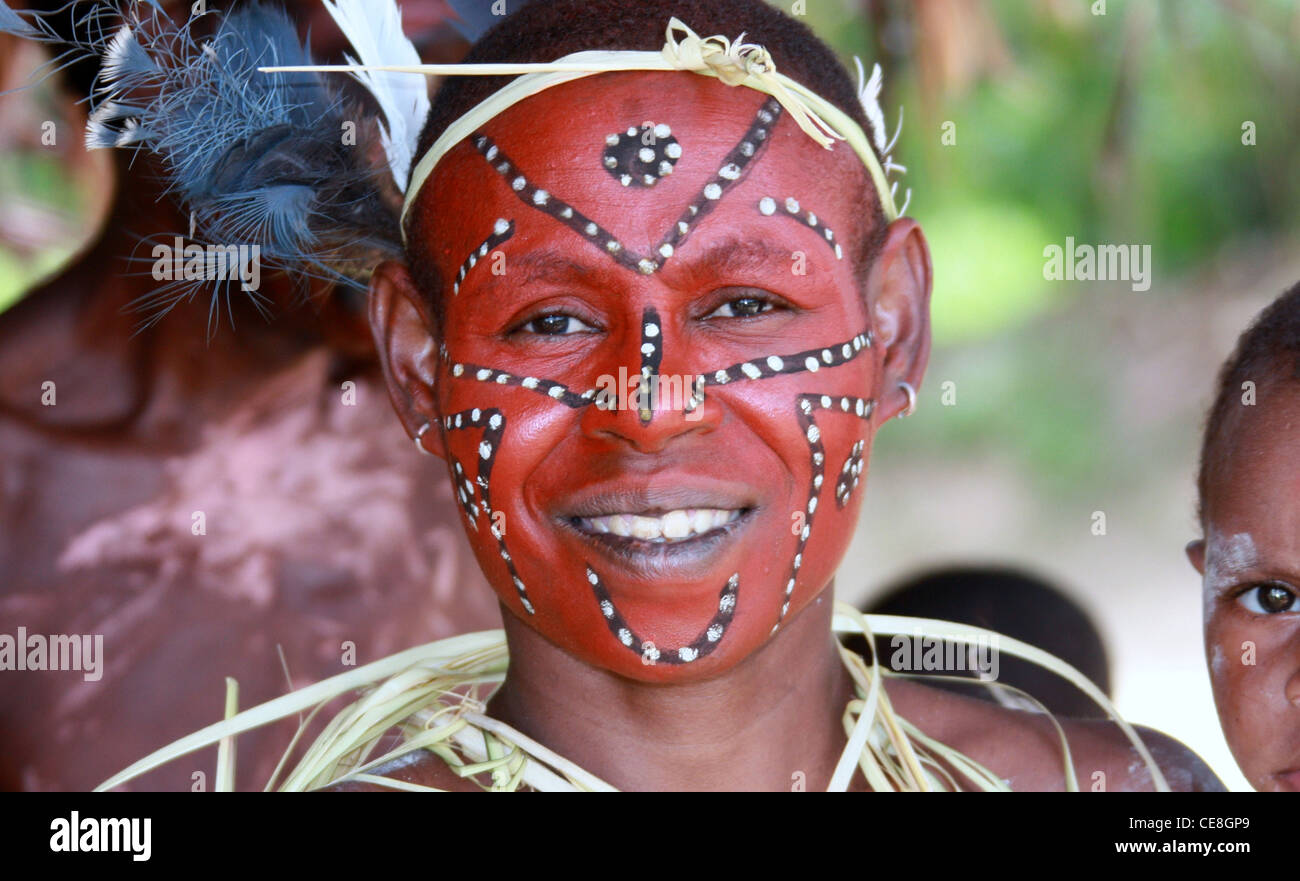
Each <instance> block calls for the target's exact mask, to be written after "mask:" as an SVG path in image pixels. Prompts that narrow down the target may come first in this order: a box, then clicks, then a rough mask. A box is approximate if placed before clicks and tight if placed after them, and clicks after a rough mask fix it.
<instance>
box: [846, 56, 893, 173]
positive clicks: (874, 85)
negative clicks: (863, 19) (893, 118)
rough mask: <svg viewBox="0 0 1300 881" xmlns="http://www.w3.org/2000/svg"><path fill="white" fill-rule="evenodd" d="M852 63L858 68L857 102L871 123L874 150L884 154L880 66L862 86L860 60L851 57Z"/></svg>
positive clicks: (883, 113)
mask: <svg viewBox="0 0 1300 881" xmlns="http://www.w3.org/2000/svg"><path fill="white" fill-rule="evenodd" d="M853 63H854V64H856V65H857V66H858V101H859V102H861V104H862V110H863V112H865V113H866V114H867V121H868V122H870V123H871V131H872V136H873V137H874V138H875V141H876V149H877V150H879V151H880V152H881V154H884V153H886V152H888V151H887V149H886V147H885V143H886V141H887V136H886V135H885V112H884V111H883V110H881V109H880V90H881V88H882V87H883V86H884V74H883V73H881V70H880V65H879V64H876V65H875V66H874V67H873V68H872V69H871V79H870V80H868V81H867V82H866V84H865V85H864V84H863V82H862V81H863V79H864V76H863V70H862V59H860V58H858V57H857V56H856V55H854V56H853Z"/></svg>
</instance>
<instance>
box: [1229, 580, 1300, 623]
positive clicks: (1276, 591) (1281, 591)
mask: <svg viewBox="0 0 1300 881" xmlns="http://www.w3.org/2000/svg"><path fill="white" fill-rule="evenodd" d="M1237 602H1239V603H1241V604H1242V605H1243V606H1245V607H1246V608H1247V609H1249V610H1250V611H1252V612H1254V613H1255V614H1256V615H1277V614H1280V613H1282V612H1294V611H1296V610H1297V608H1300V597H1297V596H1296V594H1295V592H1294V591H1293V590H1291V588H1289V587H1287V586H1286V585H1284V584H1278V583H1276V582H1274V583H1270V584H1257V585H1255V586H1254V587H1249V588H1247V589H1246V590H1245V591H1244V592H1243V593H1241V594H1240V595H1239V596H1238V597H1237Z"/></svg>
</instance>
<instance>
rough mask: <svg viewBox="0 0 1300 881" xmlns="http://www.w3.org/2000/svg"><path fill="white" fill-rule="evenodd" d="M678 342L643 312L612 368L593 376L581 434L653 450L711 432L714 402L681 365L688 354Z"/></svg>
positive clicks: (700, 380)
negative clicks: (591, 397) (594, 392)
mask: <svg viewBox="0 0 1300 881" xmlns="http://www.w3.org/2000/svg"><path fill="white" fill-rule="evenodd" d="M670 337H672V338H671V339H670ZM681 343H682V341H681V337H680V336H679V335H675V334H674V333H673V331H672V330H671V329H670V328H668V327H665V325H664V322H663V320H662V319H661V317H660V315H659V313H658V311H657V310H655V309H654V308H652V307H651V308H646V309H645V310H643V311H642V313H641V317H640V321H639V322H638V324H637V325H636V330H635V331H634V332H629V333H628V334H627V335H626V339H625V341H624V342H623V344H622V345H620V346H619V348H618V350H617V355H616V358H615V363H614V364H612V365H611V366H612V370H608V369H607V371H606V372H605V373H604V374H602V375H601V377H600V379H598V380H597V384H596V386H597V388H598V389H599V391H598V393H597V395H596V399H595V402H594V403H593V404H592V405H591V406H589V407H587V409H586V412H585V413H584V414H583V420H582V427H583V431H584V432H585V433H586V434H587V436H588V437H591V438H595V439H603V440H616V441H618V442H620V443H625V444H628V445H630V446H631V447H633V448H634V449H636V450H638V451H639V452H643V453H657V452H660V451H662V450H663V449H664V448H665V447H666V446H667V445H668V444H669V443H670V442H671V441H672V440H673V439H675V438H677V437H680V436H683V435H687V434H693V433H707V432H709V431H712V430H713V429H714V428H715V427H716V426H717V420H718V418H719V415H720V412H719V411H720V406H719V405H718V403H717V402H716V401H709V400H708V399H707V398H706V397H705V395H704V381H703V377H702V376H699V375H697V374H695V373H690V372H686V371H685V370H684V369H683V368H685V367H686V366H687V364H688V361H689V358H688V357H687V356H688V353H687V352H686V351H685V347H684V346H683V345H682V344H681Z"/></svg>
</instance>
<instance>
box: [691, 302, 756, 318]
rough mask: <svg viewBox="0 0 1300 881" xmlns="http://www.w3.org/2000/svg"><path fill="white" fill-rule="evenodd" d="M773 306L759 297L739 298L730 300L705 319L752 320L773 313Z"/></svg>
mask: <svg viewBox="0 0 1300 881" xmlns="http://www.w3.org/2000/svg"><path fill="white" fill-rule="evenodd" d="M772 308H773V307H772V304H771V303H769V302H768V301H767V300H763V299H760V298H758V297H738V298H737V299H735V300H728V301H727V302H725V303H723V304H722V305H721V306H719V307H718V308H717V309H714V310H713V311H712V312H710V313H709V314H708V315H706V316H704V317H705V318H750V317H752V316H754V315H760V314H762V313H764V312H770V311H772Z"/></svg>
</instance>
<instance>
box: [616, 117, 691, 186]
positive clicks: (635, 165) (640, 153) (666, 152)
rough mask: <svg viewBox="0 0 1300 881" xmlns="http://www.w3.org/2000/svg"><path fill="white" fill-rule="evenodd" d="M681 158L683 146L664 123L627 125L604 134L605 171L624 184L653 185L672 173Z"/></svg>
mask: <svg viewBox="0 0 1300 881" xmlns="http://www.w3.org/2000/svg"><path fill="white" fill-rule="evenodd" d="M680 158H682V145H681V144H679V143H677V139H676V138H674V137H673V132H672V129H671V128H669V127H668V126H667V125H664V124H663V123H660V124H658V125H654V124H651V123H646V124H645V125H642V126H641V127H640V128H637V127H636V126H634V125H633V126H628V128H627V131H624V132H614V133H613V134H611V135H606V136H605V155H604V157H603V160H602V162H603V163H604V166H605V170H606V171H608V172H609V173H610V174H612V175H613V176H614V177H615V178H617V179H618V182H619V183H621V184H622V185H623V186H625V187H633V186H635V187H653V186H654V185H655V184H657V183H659V179H660V178H664V177H667V176H668V175H670V174H672V173H673V167H674V166H676V165H677V160H678V159H680Z"/></svg>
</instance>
